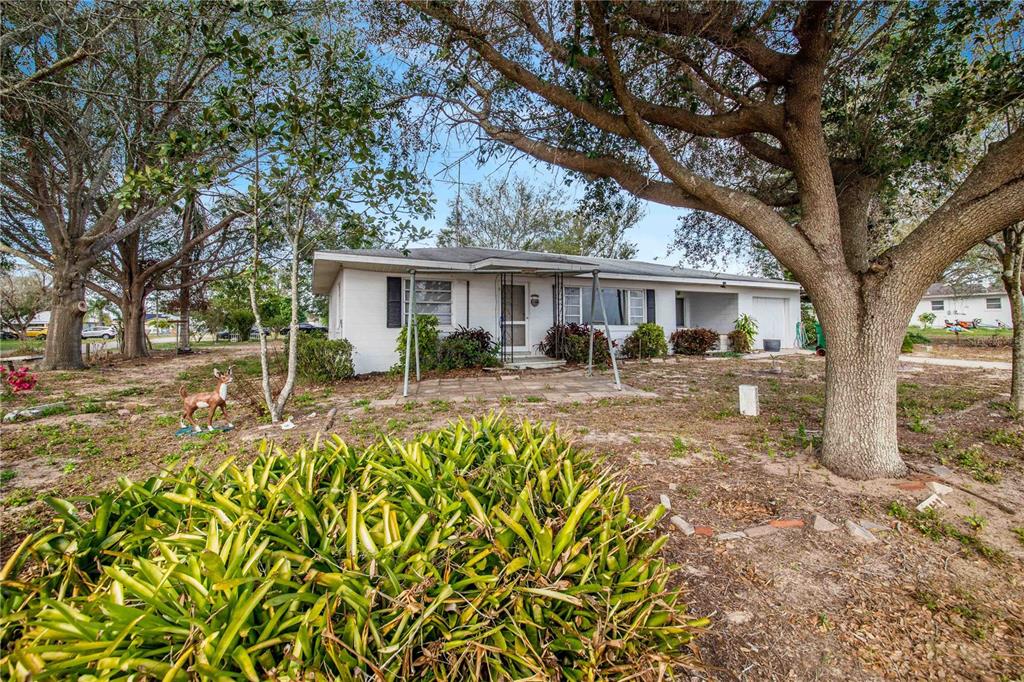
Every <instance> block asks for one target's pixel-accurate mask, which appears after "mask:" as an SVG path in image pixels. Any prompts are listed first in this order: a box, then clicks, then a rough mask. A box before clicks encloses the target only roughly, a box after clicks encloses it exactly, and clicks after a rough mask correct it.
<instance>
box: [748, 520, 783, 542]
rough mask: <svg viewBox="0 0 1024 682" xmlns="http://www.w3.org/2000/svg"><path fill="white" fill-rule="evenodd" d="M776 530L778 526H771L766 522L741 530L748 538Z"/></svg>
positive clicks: (768, 533)
mask: <svg viewBox="0 0 1024 682" xmlns="http://www.w3.org/2000/svg"><path fill="white" fill-rule="evenodd" d="M777 532H779V528H778V526H773V525H771V524H770V523H766V524H764V525H763V526H753V527H751V528H747V529H746V530H744V531H743V533H744V534H745V535H746V536H747V537H748V538H760V537H764V536H765V535H771V534H772V533H777Z"/></svg>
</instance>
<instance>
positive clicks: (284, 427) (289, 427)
mask: <svg viewBox="0 0 1024 682" xmlns="http://www.w3.org/2000/svg"><path fill="white" fill-rule="evenodd" d="M294 428H295V424H294V423H293V422H292V418H291V417H288V421H286V422H285V423H284V424H281V430H282V431H291V430H292V429H294Z"/></svg>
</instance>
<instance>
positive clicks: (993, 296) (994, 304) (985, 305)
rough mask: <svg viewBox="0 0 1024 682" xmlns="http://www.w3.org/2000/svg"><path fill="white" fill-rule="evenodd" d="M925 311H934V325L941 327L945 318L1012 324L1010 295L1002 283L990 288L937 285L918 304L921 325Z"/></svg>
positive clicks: (949, 319)
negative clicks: (957, 287) (960, 287)
mask: <svg viewBox="0 0 1024 682" xmlns="http://www.w3.org/2000/svg"><path fill="white" fill-rule="evenodd" d="M921 313H934V314H935V322H933V323H932V326H941V325H942V324H943V323H944V322H945V321H947V320H948V321H949V322H955V321H957V320H963V321H965V322H970V321H972V320H981V322H980V324H981V325H982V326H985V327H998V326H999V325H1000V324H1002V325H1004V326H1006V327H1009V326H1010V324H1011V323H1010V297H1009V296H1007V295H1006V291H1005V290H1004V289H1003V288H1002V287H1001V286H994V287H990V288H982V287H974V288H964V289H959V290H954V289H953V288H952V287H950V286H948V285H946V284H933V285H931V286H930V287H928V292H927V293H926V294H925V295H924V297H923V298H922V299H921V302H920V303H918V304H917V309H916V310H915V311H914V319H913V320H911V322H913V323H914V324H919V323H920V320H918V316H919V315H921Z"/></svg>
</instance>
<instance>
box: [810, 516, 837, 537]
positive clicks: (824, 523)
mask: <svg viewBox="0 0 1024 682" xmlns="http://www.w3.org/2000/svg"><path fill="white" fill-rule="evenodd" d="M814 530H816V531H818V532H819V533H831V532H832V531H834V530H839V526H837V525H836V524H834V523H832V522H831V521H829V520H828V519H826V518H825V517H824V516H822V515H821V514H815V515H814Z"/></svg>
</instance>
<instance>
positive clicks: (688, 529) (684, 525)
mask: <svg viewBox="0 0 1024 682" xmlns="http://www.w3.org/2000/svg"><path fill="white" fill-rule="evenodd" d="M669 521H671V522H672V525H673V526H675V527H676V528H678V529H679V530H681V531H682V532H683V535H693V534H694V533H695V532H696V531H695V530H694V528H693V526H691V525H690V522H689V521H687V520H686V519H684V518H683V517H682V516H678V515H677V516H673V517H672V518H671V519H669Z"/></svg>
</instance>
